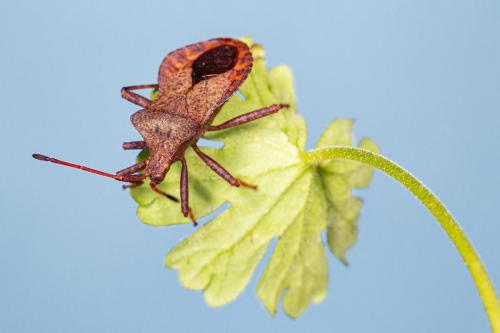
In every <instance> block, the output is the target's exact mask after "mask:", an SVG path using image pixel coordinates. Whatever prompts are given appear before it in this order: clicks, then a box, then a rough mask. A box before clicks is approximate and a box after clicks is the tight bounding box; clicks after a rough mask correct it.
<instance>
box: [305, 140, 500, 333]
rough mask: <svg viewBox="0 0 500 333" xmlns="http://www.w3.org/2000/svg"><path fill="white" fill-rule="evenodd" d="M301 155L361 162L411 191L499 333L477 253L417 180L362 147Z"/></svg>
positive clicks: (498, 310) (498, 316) (499, 308)
mask: <svg viewBox="0 0 500 333" xmlns="http://www.w3.org/2000/svg"><path fill="white" fill-rule="evenodd" d="M302 157H303V159H304V160H306V161H307V162H309V163H319V162H321V161H322V160H331V159H347V160H351V161H357V162H361V163H364V164H367V165H370V166H372V167H375V168H377V169H379V170H381V171H383V172H384V173H386V174H387V175H389V176H391V177H392V178H394V179H395V180H397V181H398V182H399V183H400V184H402V185H403V186H404V187H406V188H407V189H408V190H409V191H410V192H411V193H413V195H415V196H416V197H417V199H419V200H420V202H422V204H423V205H424V206H425V207H427V209H428V210H429V211H430V212H431V214H432V215H434V217H435V218H436V219H437V220H438V222H439V224H440V225H441V227H442V228H443V229H444V231H445V232H446V234H447V235H448V236H449V237H450V239H451V241H452V242H453V244H455V246H456V248H457V250H458V252H459V253H460V255H461V256H462V259H463V260H464V262H465V264H466V265H467V268H468V269H469V271H470V274H471V275H472V279H473V280H474V283H475V284H476V287H477V290H478V291H479V295H480V296H481V299H482V301H483V304H484V307H485V309H486V313H487V315H488V319H489V321H490V325H491V329H492V331H493V332H494V333H500V303H499V301H498V298H497V297H496V294H495V289H494V287H493V284H492V282H491V280H490V278H489V277H488V273H486V269H485V267H484V265H483V263H482V262H481V259H480V258H479V255H478V254H477V253H476V251H475V250H474V247H473V246H472V244H471V242H470V241H469V240H468V239H467V236H466V235H465V233H464V232H463V230H462V228H461V227H460V226H459V224H458V223H457V222H456V221H455V219H454V218H453V216H452V215H451V213H450V212H449V211H448V210H447V209H446V207H445V206H444V205H443V204H442V203H441V202H440V201H439V199H438V198H437V197H436V195H434V194H433V193H432V192H431V190H429V189H428V188H427V187H426V186H425V185H424V184H423V183H422V182H421V181H419V180H418V179H417V178H415V177H414V176H413V175H412V174H411V173H409V172H408V171H406V170H405V169H403V168H402V167H400V166H399V165H397V164H396V163H394V162H393V161H391V160H389V159H387V158H385V157H383V156H381V155H378V154H376V153H373V152H370V151H368V150H364V149H359V148H353V147H332V148H325V149H317V150H313V151H309V152H306V153H304V155H303V156H302Z"/></svg>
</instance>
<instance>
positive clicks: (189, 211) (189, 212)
mask: <svg viewBox="0 0 500 333" xmlns="http://www.w3.org/2000/svg"><path fill="white" fill-rule="evenodd" d="M187 216H188V217H189V218H190V219H191V221H193V227H197V226H198V222H196V218H195V217H194V215H193V211H192V210H191V207H189V210H188V213H187Z"/></svg>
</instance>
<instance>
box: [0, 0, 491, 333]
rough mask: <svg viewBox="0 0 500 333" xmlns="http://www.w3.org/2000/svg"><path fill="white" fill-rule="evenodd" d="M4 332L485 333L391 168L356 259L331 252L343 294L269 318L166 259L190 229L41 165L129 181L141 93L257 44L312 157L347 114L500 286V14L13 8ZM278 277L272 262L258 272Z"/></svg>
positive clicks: (372, 194) (265, 6) (0, 275)
mask: <svg viewBox="0 0 500 333" xmlns="http://www.w3.org/2000/svg"><path fill="white" fill-rule="evenodd" d="M0 18H1V19H0V36H1V45H2V52H1V53H0V66H1V79H0V94H1V103H2V107H1V109H2V111H1V120H0V135H1V142H2V145H3V154H2V191H1V193H0V209H1V215H0V216H1V218H0V219H1V223H0V265H1V266H0V267H1V268H0V269H1V271H0V331H2V332H175V331H183V332H234V331H239V332H276V331H286V332H303V331H306V330H308V331H331V332H363V331H370V332H372V331H373V332H375V331H379V332H402V331H404V332H485V331H488V330H489V327H488V322H487V319H486V315H485V313H484V311H483V307H482V304H481V302H480V299H479V296H478V294H477V292H476V290H475V287H474V285H473V283H472V279H471V278H470V276H469V274H468V271H467V270H466V268H465V266H464V265H463V263H462V262H461V260H460V258H459V256H458V254H457V252H456V251H455V249H454V248H453V246H452V244H451V243H450V241H449V240H448V239H447V237H446V236H445V235H444V233H443V232H442V231H441V229H440V228H439V227H438V225H437V223H436V222H435V221H434V220H433V218H432V217H431V216H430V214H429V213H428V212H427V211H426V210H425V209H424V208H423V207H422V206H421V205H420V204H419V203H418V202H417V201H416V200H415V199H413V198H412V197H411V195H410V194H408V193H407V192H406V191H405V190H404V189H402V188H401V187H400V186H399V185H398V184H397V183H396V182H394V181H393V180H392V179H389V178H388V177H386V176H384V175H383V174H380V173H377V174H376V176H375V179H374V182H373V185H372V187H371V188H370V189H369V190H367V191H364V192H363V193H362V195H363V196H364V198H365V199H366V205H365V207H364V210H363V214H362V218H361V220H360V238H359V243H358V245H357V246H356V247H355V248H354V249H353V250H352V251H351V252H350V260H351V265H350V266H349V267H347V268H346V267H344V266H343V265H341V264H340V263H339V262H338V261H337V260H334V259H333V258H332V257H331V256H330V258H331V259H332V260H331V265H330V272H331V275H330V289H329V291H328V296H327V298H326V300H325V301H324V302H323V303H321V304H320V305H318V306H311V307H310V308H309V309H308V310H307V311H306V312H305V313H304V314H303V316H302V317H301V318H300V319H298V320H296V321H294V320H291V319H289V318H288V317H286V316H285V315H284V314H283V313H282V312H280V313H279V314H278V315H277V316H276V318H272V317H270V316H269V315H268V314H267V313H266V312H265V310H264V309H263V307H262V306H261V304H260V303H259V301H258V299H257V297H256V296H255V293H254V289H255V280H254V281H253V282H252V283H251V285H250V286H249V287H248V288H247V290H246V291H245V292H244V293H243V294H242V295H241V296H240V297H239V298H238V299H237V300H236V301H235V302H233V303H231V304H229V305H227V306H225V307H223V308H217V309H213V308H209V307H208V306H207V305H206V304H205V303H204V301H203V298H202V294H201V293H200V292H193V291H188V290H185V289H183V288H181V286H180V284H179V282H178V280H177V273H176V272H175V271H171V270H167V269H165V268H164V266H163V260H164V255H165V253H166V252H167V251H168V250H169V248H170V247H171V246H173V245H174V244H175V243H176V242H177V241H178V240H179V239H181V238H183V237H185V236H186V235H188V234H189V233H191V232H193V229H192V227H191V226H188V225H186V226H177V227H170V228H152V227H149V226H146V225H143V224H141V223H140V221H139V220H138V218H137V217H136V216H135V208H136V205H135V203H134V202H133V201H132V199H131V198H130V197H129V195H128V194H127V193H126V192H122V191H121V190H120V185H119V184H118V183H116V182H114V181H109V180H107V179H103V178H100V177H97V176H93V175H89V174H83V173H81V172H77V171H75V170H71V169H65V168H62V167H57V166H54V165H49V164H42V163H40V162H36V161H34V160H33V159H31V153H32V152H41V153H46V154H48V155H52V156H57V157H60V158H63V159H67V160H69V161H73V162H85V163H87V164H88V165H90V166H94V167H97V168H102V169H104V170H109V171H114V170H118V169H120V168H121V167H124V166H127V165H130V164H131V162H132V161H133V159H134V155H135V153H134V152H123V151H122V150H121V148H120V145H121V142H123V141H125V140H134V139H138V138H139V136H138V134H137V133H136V132H135V130H134V129H133V128H132V126H131V124H130V123H129V115H130V114H131V113H132V112H133V111H134V110H135V109H136V108H135V107H134V106H133V105H131V104H130V103H128V102H126V101H124V100H122V99H121V98H120V94H119V90H120V88H121V87H122V86H124V85H130V84H140V83H152V82H154V81H155V80H156V73H157V68H158V65H159V63H160V61H161V60H162V58H163V56H164V54H165V53H166V52H168V51H170V50H173V49H175V48H178V47H181V46H183V45H186V44H188V43H192V42H197V41H201V40H204V39H208V38H212V37H218V36H234V37H239V36H244V35H252V36H253V37H254V39H255V40H256V41H258V42H260V43H262V44H263V45H264V46H265V47H266V54H267V59H268V63H269V64H270V65H277V64H281V63H286V64H288V65H290V66H291V67H292V69H293V71H294V74H295V80H296V90H297V94H298V99H299V106H300V111H301V113H302V114H303V115H304V116H305V118H306V119H307V121H308V128H309V137H310V141H309V147H311V146H312V144H313V143H314V142H315V140H316V139H317V138H318V137H319V135H320V133H321V132H322V130H323V129H324V128H325V127H326V125H327V124H328V122H329V121H331V120H332V119H333V118H334V117H337V116H343V117H354V118H356V119H357V123H356V127H355V132H356V133H357V135H358V137H361V136H365V135H368V136H371V137H372V138H374V139H375V140H376V141H377V142H378V143H379V144H380V146H381V147H382V149H383V153H384V154H385V155H386V156H388V157H390V158H391V159H394V160H396V161H398V162H399V163H400V164H401V165H403V166H405V167H407V168H408V169H409V170H411V171H412V172H414V174H415V175H417V176H418V177H419V178H420V179H422V180H423V181H424V182H426V183H427V184H428V185H429V186H430V188H432V189H433V190H434V191H435V192H436V193H437V194H438V195H439V196H440V197H441V199H442V200H443V201H444V202H445V203H446V204H447V206H448V207H449V208H450V209H451V211H452V212H453V213H454V215H455V216H456V217H457V219H458V220H459V221H460V223H461V224H462V226H463V228H464V229H465V231H466V232H467V233H468V235H469V236H470V238H471V239H472V241H473V243H474V244H475V245H476V247H477V249H478V251H479V252H480V254H481V256H482V258H483V260H484V262H485V264H486V266H487V268H488V270H489V273H490V275H491V277H492V279H493V282H494V283H495V284H496V285H497V286H500V245H499V241H498V235H500V225H499V217H498V207H499V204H500V199H499V198H500V196H499V194H498V185H499V184H500V176H499V172H498V165H499V163H500V153H499V149H498V143H499V141H500V140H499V139H500V134H499V130H498V126H499V125H500V121H499V120H500V117H499V111H500V94H499V92H500V90H499V89H500V23H499V22H500V19H499V18H500V2H498V1H493V0H491V1H488V0H482V1H472V0H471V1H465V0H460V1H451V0H450V1H444V0H439V1H430V0H424V1H402V0H394V1H322V2H321V1H307V2H306V1H302V2H298V1H297V2H293V1H281V2H279V1H248V2H243V1H223V2H217V1H175V2H174V1H145V2H142V3H141V2H139V1H128V0H127V1H80V2H76V1H23V0H17V1H2V2H1V4H0ZM260 269H261V268H260Z"/></svg>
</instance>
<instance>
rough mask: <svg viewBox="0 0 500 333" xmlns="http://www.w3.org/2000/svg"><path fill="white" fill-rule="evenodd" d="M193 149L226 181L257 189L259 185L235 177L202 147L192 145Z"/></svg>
mask: <svg viewBox="0 0 500 333" xmlns="http://www.w3.org/2000/svg"><path fill="white" fill-rule="evenodd" d="M191 147H193V150H194V151H195V152H196V154H198V156H199V157H200V158H201V159H202V160H203V162H205V164H206V165H208V166H209V167H210V169H212V170H213V171H215V173H216V174H218V175H219V176H221V177H222V178H224V180H225V181H226V182H228V183H229V184H231V185H232V186H236V187H239V186H245V187H248V188H251V189H254V190H256V189H257V186H256V185H253V184H249V183H247V182H244V181H242V180H241V179H238V178H235V177H233V175H231V174H230V173H229V172H228V171H227V170H226V169H224V168H223V167H222V166H221V165H220V164H219V163H217V162H216V161H215V160H213V159H212V158H211V157H210V156H208V155H206V154H205V153H203V152H202V151H201V150H200V148H198V146H197V145H192V146H191Z"/></svg>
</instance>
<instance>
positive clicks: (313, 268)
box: [131, 40, 378, 317]
mask: <svg viewBox="0 0 500 333" xmlns="http://www.w3.org/2000/svg"><path fill="white" fill-rule="evenodd" d="M247 42H248V43H249V44H250V45H251V41H249V40H247ZM252 52H253V54H254V65H253V69H252V72H251V74H250V76H249V77H248V79H247V80H246V81H245V82H244V84H243V85H242V86H241V87H240V89H239V91H240V95H241V96H243V98H242V97H240V95H238V94H235V95H233V96H232V97H231V98H230V99H229V101H228V102H227V103H226V104H225V105H224V107H223V108H222V110H221V111H220V113H219V114H218V115H217V117H216V118H215V120H214V124H219V123H222V122H224V121H226V120H228V119H231V118H233V117H236V116H238V115H241V114H243V113H246V112H249V111H253V110H256V109H259V108H262V107H265V106H268V105H270V104H273V103H287V104H289V105H290V107H289V108H288V109H284V110H282V111H280V112H278V113H277V114H274V115H272V116H269V117H266V118H263V119H260V120H257V121H254V122H251V123H248V124H245V125H242V126H238V127H235V128H231V129H226V130H222V131H218V132H207V133H206V139H209V140H216V141H219V142H222V143H223V147H222V148H209V147H203V148H202V150H203V151H204V152H205V153H207V154H208V155H209V156H211V157H212V158H213V159H215V160H216V161H218V162H219V163H220V164H221V165H222V166H224V168H226V169H227V170H228V171H229V172H231V173H232V174H233V175H234V176H236V177H238V178H240V179H243V180H245V181H246V182H249V183H253V184H256V185H257V186H258V189H257V190H251V189H248V188H243V187H241V188H234V187H231V186H230V185H229V184H227V183H226V182H225V181H224V180H223V179H221V178H220V177H219V176H218V175H217V174H215V173H214V172H213V171H212V170H211V169H209V168H208V167H207V166H206V165H204V164H203V162H202V161H201V160H200V159H199V158H198V157H197V156H196V155H195V154H194V152H193V151H192V150H191V149H188V151H187V152H186V160H187V162H188V168H189V193H190V205H191V207H192V208H193V212H194V214H195V216H197V217H198V218H199V217H202V216H206V215H208V214H210V213H212V212H213V211H214V210H216V209H217V208H218V207H220V206H221V205H222V204H224V203H229V204H230V206H229V208H227V209H225V210H224V211H223V212H222V213H221V214H220V215H218V216H217V217H215V218H214V219H213V220H212V221H210V222H209V223H206V224H205V225H203V226H201V227H199V228H198V229H196V230H195V231H194V232H193V233H192V234H191V235H190V236H189V237H187V238H186V239H184V240H182V241H181V242H180V243H179V244H177V245H176V246H175V247H174V248H173V249H172V250H171V251H170V252H169V253H168V255H167V258H166V264H167V266H168V267H170V268H174V269H177V270H178V271H179V279H180V281H181V283H182V285H183V286H184V287H186V288H190V289H195V290H203V291H204V296H205V299H206V301H207V303H208V304H209V305H211V306H221V305H224V304H226V303H228V302H230V301H232V300H234V299H235V298H236V297H237V296H238V295H239V294H240V293H241V292H242V291H243V290H244V289H245V287H246V286H247V284H248V282H249V281H250V279H251V277H252V275H253V273H254V272H255V270H256V267H257V265H258V264H259V262H260V261H261V260H262V258H263V257H264V255H265V254H266V252H267V251H269V249H270V248H271V247H272V246H271V244H272V241H273V240H274V239H277V241H276V246H275V247H274V249H272V254H271V256H270V259H269V262H268V263H267V266H266V267H265V269H264V272H263V273H262V275H261V276H260V279H259V282H258V286H257V295H258V296H259V298H260V300H261V301H262V303H263V304H264V306H265V307H266V309H267V310H268V311H269V312H270V313H271V314H275V313H276V311H277V307H278V304H279V302H280V300H281V299H282V300H283V307H284V310H285V312H286V313H287V314H288V315H289V316H291V317H297V316H299V315H300V314H301V313H302V312H303V311H304V310H305V309H306V308H307V306H308V304H309V303H310V302H319V301H321V300H322V299H323V298H324V297H325V295H326V291H327V281H328V262H327V255H326V251H325V245H324V244H323V240H322V234H323V232H324V231H325V230H327V240H328V245H329V247H330V249H331V251H332V252H333V254H334V255H335V256H337V257H338V258H339V259H340V260H342V261H343V262H347V259H346V251H347V250H348V249H349V248H350V247H352V246H353V245H354V243H355V241H356V238H357V219H358V216H359V213H360V210H361V206H362V201H361V200H360V199H359V198H357V197H354V196H352V190H353V189H354V188H362V187H366V186H368V184H369V183H370V180H371V177H372V170H371V168H369V167H366V166H362V165H361V164H359V163H357V162H349V161H343V160H335V161H330V162H322V163H319V164H311V163H309V162H305V160H304V159H303V158H302V153H303V152H304V147H305V144H306V137H307V134H306V123H305V121H304V119H303V118H302V117H301V116H300V115H299V114H298V113H297V111H296V101H295V93H294V90H293V79H292V74H291V71H290V70H289V68H288V67H286V66H278V67H274V68H272V69H271V70H269V69H267V67H266V64H265V61H264V59H263V55H264V51H263V49H262V47H261V46H259V45H252ZM351 129H352V121H351V120H347V119H337V120H335V121H333V122H332V123H331V124H330V125H329V126H328V128H327V129H326V131H325V132H324V133H323V135H322V136H321V138H320V139H319V141H318V143H317V145H316V147H318V148H320V147H327V146H332V145H349V146H350V145H352V144H353V140H352V134H351ZM360 147H364V148H366V149H370V150H373V151H377V150H378V148H377V146H376V145H375V144H374V143H373V142H372V141H370V140H369V139H362V140H361V142H360ZM141 158H144V156H142V157H141ZM179 179H180V165H179V163H176V164H174V165H173V166H172V168H171V170H170V171H169V173H168V174H167V177H166V178H165V180H164V181H163V182H162V183H161V184H160V185H159V187H160V188H161V189H162V190H164V191H166V192H168V193H171V194H173V195H176V196H180V194H179ZM131 193H132V196H133V198H134V199H135V200H136V201H137V203H138V204H139V207H138V210H137V214H138V216H139V218H140V219H141V220H142V221H143V222H145V223H147V224H150V225H154V226H165V225H171V224H178V223H190V221H189V220H188V219H186V218H184V217H183V216H182V214H181V211H180V207H179V204H176V203H173V202H171V201H169V200H165V198H163V197H161V196H159V195H157V194H156V193H154V192H152V191H151V190H150V189H149V186H147V184H145V185H143V186H141V187H138V188H134V189H131ZM282 296H283V298H282Z"/></svg>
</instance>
